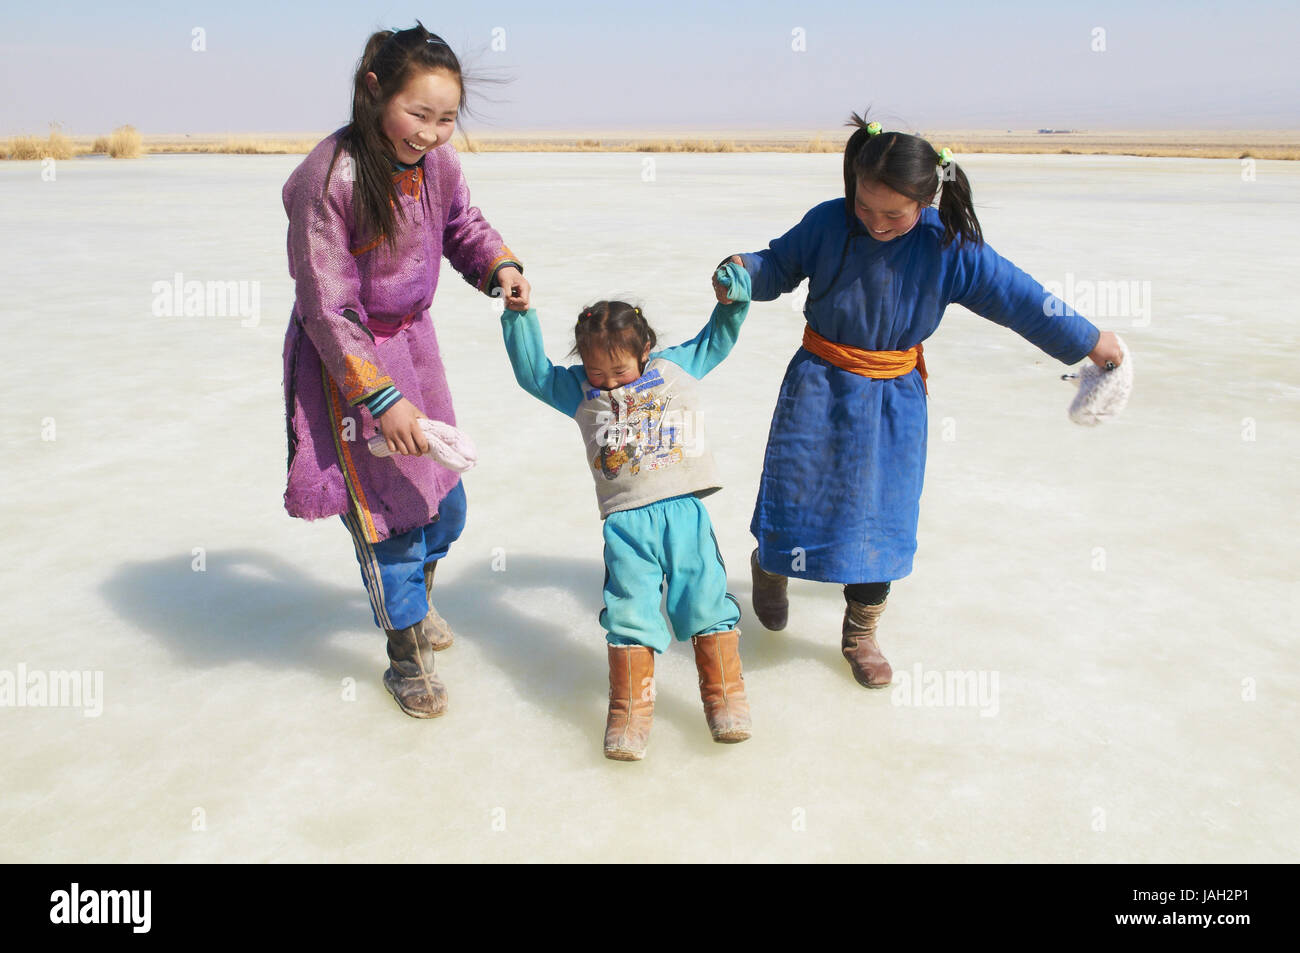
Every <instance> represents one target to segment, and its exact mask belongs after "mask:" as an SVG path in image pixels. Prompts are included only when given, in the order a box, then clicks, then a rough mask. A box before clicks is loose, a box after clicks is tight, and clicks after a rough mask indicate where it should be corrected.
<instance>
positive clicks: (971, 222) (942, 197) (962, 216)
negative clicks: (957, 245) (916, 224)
mask: <svg viewBox="0 0 1300 953" xmlns="http://www.w3.org/2000/svg"><path fill="white" fill-rule="evenodd" d="M939 220H940V221H941V222H943V245H944V247H945V248H947V247H948V246H949V245H951V244H952V243H953V240H954V239H956V238H958V237H960V238H961V240H962V241H964V242H971V243H973V244H976V245H978V244H980V243H981V242H983V241H984V230H983V229H982V228H980V222H979V219H978V218H976V217H975V203H974V201H973V200H972V197H971V190H970V181H969V180H968V179H967V178H966V173H965V172H963V171H962V168H961V166H959V165H958V164H957V163H956V162H951V161H950V162H949V163H948V164H947V165H945V166H944V167H943V189H942V191H941V192H940V193H939Z"/></svg>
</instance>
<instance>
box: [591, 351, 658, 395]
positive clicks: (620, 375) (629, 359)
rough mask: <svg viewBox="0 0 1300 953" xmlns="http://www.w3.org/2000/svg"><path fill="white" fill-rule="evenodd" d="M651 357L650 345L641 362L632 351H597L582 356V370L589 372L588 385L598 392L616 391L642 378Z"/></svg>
mask: <svg viewBox="0 0 1300 953" xmlns="http://www.w3.org/2000/svg"><path fill="white" fill-rule="evenodd" d="M649 357H650V345H648V344H647V345H646V349H645V353H643V354H642V355H641V358H640V360H638V359H637V356H636V354H635V353H633V352H632V351H629V350H626V349H623V348H621V349H619V350H617V351H615V352H614V353H613V354H610V353H609V352H608V351H605V350H597V351H596V352H595V353H594V354H584V355H582V368H583V370H585V371H586V372H587V383H589V384H591V386H592V387H595V388H596V389H597V390H614V389H615V388H617V387H622V386H623V385H624V384H630V383H632V382H633V381H634V380H636V379H637V378H638V377H640V376H641V368H643V367H644V366H645V362H646V359H647V358H649Z"/></svg>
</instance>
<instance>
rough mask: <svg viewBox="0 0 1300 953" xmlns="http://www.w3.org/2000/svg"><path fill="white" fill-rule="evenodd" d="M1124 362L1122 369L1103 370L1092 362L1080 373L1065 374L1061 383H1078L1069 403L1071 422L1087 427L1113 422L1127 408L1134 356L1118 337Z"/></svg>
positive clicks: (1131, 389)
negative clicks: (1074, 381)
mask: <svg viewBox="0 0 1300 953" xmlns="http://www.w3.org/2000/svg"><path fill="white" fill-rule="evenodd" d="M1115 340H1117V341H1119V348H1120V352H1121V353H1122V354H1123V355H1124V359H1123V360H1122V361H1121V362H1120V365H1119V367H1116V368H1112V369H1111V370H1109V371H1108V370H1104V369H1103V368H1100V367H1098V366H1097V365H1096V364H1094V363H1093V362H1092V361H1088V362H1087V365H1086V366H1085V367H1084V368H1083V370H1081V371H1080V372H1079V373H1077V374H1064V375H1062V377H1061V379H1062V380H1076V379H1077V380H1078V381H1079V392H1078V393H1077V394H1075V395H1074V400H1073V401H1072V402H1071V403H1070V419H1071V420H1073V421H1074V422H1075V423H1076V424H1082V425H1083V426H1085V427H1095V426H1097V424H1099V423H1103V422H1105V421H1107V420H1113V419H1114V418H1116V417H1118V416H1119V415H1120V414H1121V413H1123V411H1124V408H1125V407H1127V406H1128V398H1129V394H1131V393H1132V392H1133V355H1131V354H1130V353H1129V350H1128V345H1127V344H1125V343H1124V340H1123V338H1120V337H1119V336H1116V338H1115Z"/></svg>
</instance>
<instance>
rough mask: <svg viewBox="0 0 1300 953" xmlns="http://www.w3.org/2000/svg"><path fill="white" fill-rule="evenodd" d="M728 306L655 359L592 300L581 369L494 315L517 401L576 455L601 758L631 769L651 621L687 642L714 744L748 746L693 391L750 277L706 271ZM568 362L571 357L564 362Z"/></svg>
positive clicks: (734, 632) (523, 321) (649, 699)
mask: <svg viewBox="0 0 1300 953" xmlns="http://www.w3.org/2000/svg"><path fill="white" fill-rule="evenodd" d="M717 276H718V280H719V281H720V282H721V283H722V284H724V285H725V286H727V287H728V289H729V291H728V295H729V297H730V299H731V301H732V302H733V303H731V304H725V305H724V304H719V305H717V306H716V307H715V308H714V309H713V314H712V315H711V316H710V318H709V323H708V324H707V325H705V327H704V330H702V331H701V332H700V333H699V334H697V335H696V336H695V337H694V338H692V339H691V340H689V341H687V342H686V343H685V344H679V345H677V346H676V347H670V348H667V349H664V350H661V351H655V350H654V346H655V343H656V336H655V332H654V331H653V330H652V329H651V328H650V325H649V324H648V323H647V322H646V319H645V316H644V315H643V314H642V313H641V309H640V308H639V307H635V306H633V305H631V304H627V303H626V302H623V301H598V302H596V304H594V305H592V306H591V307H589V308H586V309H584V310H583V312H582V314H581V315H580V316H579V318H578V323H577V326H576V327H575V329H574V337H575V339H576V343H575V346H574V351H576V352H577V353H578V355H579V356H580V357H581V359H582V363H581V364H575V365H573V366H572V367H565V368H559V367H556V366H554V365H553V364H552V363H551V362H550V360H548V359H547V357H546V352H545V349H544V348H543V345H542V332H541V327H540V325H539V324H538V320H537V313H536V312H535V311H534V310H533V309H531V308H530V309H528V310H527V311H510V310H506V311H505V312H504V313H503V314H502V315H501V329H502V332H503V333H504V335H505V343H506V351H507V352H508V353H509V355H510V364H511V366H512V367H513V368H514V372H515V379H516V380H517V381H519V385H520V386H521V387H523V389H524V390H526V391H528V393H530V394H532V395H533V396H534V397H536V398H538V399H539V400H542V401H544V402H546V403H548V404H550V405H551V406H552V407H554V408H555V409H556V410H559V411H560V412H561V413H563V414H565V415H567V416H569V417H572V418H574V420H576V421H577V423H578V428H579V430H580V431H581V432H582V436H583V439H584V440H585V441H586V445H587V460H588V462H589V464H590V466H591V472H592V476H593V477H594V478H595V481H596V498H597V502H598V503H599V504H600V515H601V518H602V519H603V520H604V537H605V593H604V595H605V608H604V610H603V611H602V612H601V613H600V624H601V626H603V627H604V629H605V631H606V633H607V634H606V637H605V638H606V641H607V642H608V643H609V646H608V654H609V716H608V718H607V720H606V722H605V757H607V758H613V759H614V760H616V761H639V760H641V758H642V757H644V755H645V748H646V742H647V741H648V740H649V737H650V726H651V724H652V722H653V719H654V665H655V660H654V656H655V653H656V652H663V651H664V650H665V649H666V648H668V644H669V641H670V640H669V637H668V630H667V627H666V626H665V625H664V618H663V614H662V613H661V611H660V608H659V606H660V599H661V596H662V593H663V588H664V585H665V580H666V585H667V596H668V605H667V608H668V617H669V619H671V621H672V625H673V632H674V634H675V635H676V636H677V638H678V640H679V641H683V642H684V641H686V639H688V638H689V639H690V640H691V643H692V645H693V646H694V648H695V665H696V669H697V670H698V671H699V675H700V697H701V698H702V699H703V701H704V715H705V718H707V719H708V723H709V730H710V731H711V732H712V733H713V740H714V741H720V742H737V741H744V740H745V739H746V738H748V737H749V735H750V718H749V701H748V699H747V698H746V697H745V683H744V676H743V675H742V674H741V670H740V644H739V643H740V630H739V629H737V628H736V626H737V624H738V623H739V622H740V605H739V603H737V602H736V599H735V598H734V597H733V596H732V595H731V594H730V593H729V592H727V571H726V568H725V567H724V565H723V562H722V554H721V552H719V550H718V541H717V538H716V537H715V536H714V535H713V524H712V523H711V522H710V521H709V513H708V511H707V510H706V509H705V508H704V504H703V503H701V502H700V497H703V496H707V495H708V494H710V493H714V492H716V491H717V490H719V489H721V487H720V485H719V484H718V481H717V476H716V473H715V471H714V466H713V457H712V455H711V454H710V453H709V451H708V448H707V446H706V444H705V438H704V433H703V428H702V427H701V425H700V418H699V402H698V394H697V388H696V383H697V381H698V380H699V378H701V377H703V376H704V375H705V374H707V373H708V372H709V371H711V370H712V369H713V368H714V367H716V366H717V365H718V363H719V362H720V361H721V360H722V359H723V358H724V357H726V356H727V354H728V353H729V352H730V351H731V348H732V346H733V345H735V343H736V337H737V335H738V334H739V333H740V325H741V323H742V322H743V321H744V320H745V314H746V313H747V312H748V310H749V274H748V272H746V271H745V269H743V268H740V267H738V266H736V265H734V264H731V263H728V264H726V265H724V266H723V267H721V268H719V269H718V273H717ZM571 353H572V352H571Z"/></svg>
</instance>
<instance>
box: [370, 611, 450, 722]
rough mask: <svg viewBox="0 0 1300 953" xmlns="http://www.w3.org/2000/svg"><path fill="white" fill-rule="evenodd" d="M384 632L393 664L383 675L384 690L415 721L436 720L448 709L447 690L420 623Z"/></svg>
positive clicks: (389, 657) (389, 656)
mask: <svg viewBox="0 0 1300 953" xmlns="http://www.w3.org/2000/svg"><path fill="white" fill-rule="evenodd" d="M384 631H385V632H386V633H387V634H388V659H389V661H390V662H391V663H392V664H391V665H389V666H388V671H386V672H384V687H385V688H387V689H388V690H389V691H390V692H392V695H393V698H395V699H396V700H397V704H398V705H399V706H400V707H401V709H402V711H404V712H406V713H407V714H408V715H410V716H411V717H412V718H437V717H438V716H439V715H441V714H442V713H443V712H445V711H446V710H447V688H446V686H445V685H443V684H442V681H441V680H440V679H439V678H438V676H437V675H436V674H435V673H434V670H433V647H432V646H431V645H430V644H429V640H428V639H427V638H425V637H424V632H423V629H422V628H421V623H418V622H417V623H416V624H415V625H409V626H407V627H406V628H405V629H385V630H384Z"/></svg>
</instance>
